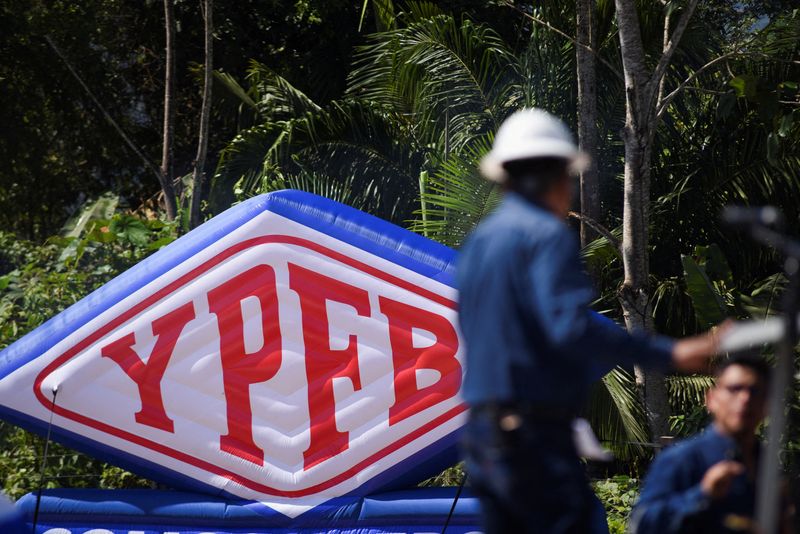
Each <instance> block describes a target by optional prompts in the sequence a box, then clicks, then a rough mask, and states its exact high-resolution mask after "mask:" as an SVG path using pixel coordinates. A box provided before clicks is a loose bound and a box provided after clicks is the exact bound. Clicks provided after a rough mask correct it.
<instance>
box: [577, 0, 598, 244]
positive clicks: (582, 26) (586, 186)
mask: <svg viewBox="0 0 800 534" xmlns="http://www.w3.org/2000/svg"><path fill="white" fill-rule="evenodd" d="M577 2H578V5H577V17H576V30H577V32H576V35H577V41H578V46H576V47H575V54H576V63H577V68H578V72H577V74H578V146H579V147H580V149H581V150H582V151H583V152H584V153H585V154H586V155H587V156H589V167H588V168H587V169H585V170H583V171H582V172H581V176H580V189H581V190H580V201H581V214H583V215H585V216H586V217H589V218H590V219H592V220H595V221H599V220H600V183H599V177H598V173H597V90H596V87H597V86H596V71H597V69H596V64H597V62H596V60H595V54H594V53H593V51H594V52H596V49H595V41H596V39H595V35H594V33H595V32H594V11H595V8H594V5H595V0H577ZM580 45H584V46H580ZM586 47H589V48H590V49H591V50H587V49H586ZM596 235H597V234H596V233H595V232H594V231H593V230H592V229H591V228H590V227H589V225H587V224H586V223H585V222H584V221H583V220H581V246H586V244H587V243H588V242H590V241H591V240H592V239H594V238H595V236H596Z"/></svg>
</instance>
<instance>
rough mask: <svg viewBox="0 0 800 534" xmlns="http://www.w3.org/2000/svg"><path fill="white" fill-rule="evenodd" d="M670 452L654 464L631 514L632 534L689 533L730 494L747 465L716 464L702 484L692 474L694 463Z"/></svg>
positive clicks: (727, 462)
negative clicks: (687, 530) (692, 525)
mask: <svg viewBox="0 0 800 534" xmlns="http://www.w3.org/2000/svg"><path fill="white" fill-rule="evenodd" d="M673 452H675V451H668V452H667V453H666V454H662V455H661V456H659V457H658V458H656V460H655V461H654V462H653V465H652V466H651V468H650V472H649V473H648V475H647V478H646V479H645V482H644V485H643V487H642V492H641V494H640V496H639V501H638V502H637V503H636V506H635V507H634V509H633V511H632V512H631V520H630V527H629V529H630V531H631V532H632V533H634V534H635V533H637V532H641V533H655V534H672V533H676V534H677V533H679V532H683V531H685V528H686V526H687V523H688V522H691V521H692V520H693V519H697V518H699V517H700V516H702V514H704V513H705V512H706V510H708V508H709V506H710V505H711V503H712V502H713V501H715V500H719V499H723V498H725V497H726V496H727V495H728V492H729V491H730V488H731V484H732V483H733V479H734V478H736V477H737V476H739V475H741V474H742V473H744V466H743V465H742V464H740V463H738V462H734V461H731V460H723V461H721V462H718V463H716V464H714V465H712V466H711V467H710V468H708V470H707V471H706V472H705V473H703V476H702V478H701V479H700V481H699V482H695V480H697V478H698V477H697V474H696V473H692V472H691V469H692V467H691V462H689V461H688V458H686V457H685V456H682V455H679V454H670V453H673Z"/></svg>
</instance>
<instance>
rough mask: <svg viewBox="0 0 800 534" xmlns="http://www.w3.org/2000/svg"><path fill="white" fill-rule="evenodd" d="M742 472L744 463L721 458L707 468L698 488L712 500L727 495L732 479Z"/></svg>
mask: <svg viewBox="0 0 800 534" xmlns="http://www.w3.org/2000/svg"><path fill="white" fill-rule="evenodd" d="M742 473H744V465H742V464H740V463H739V462H734V461H733V460H723V461H721V462H718V463H716V464H714V465H712V466H711V467H709V468H708V471H706V474H705V475H703V480H701V481H700V489H701V490H702V491H703V493H705V494H706V495H708V496H709V497H710V498H711V499H712V500H718V499H722V498H724V497H725V496H726V495H728V491H730V489H731V483H732V482H733V479H734V478H736V477H737V476H739V475H741V474H742Z"/></svg>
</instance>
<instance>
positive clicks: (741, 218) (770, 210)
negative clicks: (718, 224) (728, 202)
mask: <svg viewBox="0 0 800 534" xmlns="http://www.w3.org/2000/svg"><path fill="white" fill-rule="evenodd" d="M721 219H722V222H724V223H725V224H727V225H729V226H744V227H748V226H769V225H778V224H781V223H782V222H783V215H781V212H780V211H779V210H778V208H775V207H774V206H763V207H760V208H751V207H747V206H725V209H723V210H722V217H721Z"/></svg>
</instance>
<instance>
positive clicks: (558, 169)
mask: <svg viewBox="0 0 800 534" xmlns="http://www.w3.org/2000/svg"><path fill="white" fill-rule="evenodd" d="M568 167H569V160H566V159H564V158H556V157H544V158H528V159H516V160H512V161H506V162H505V163H503V169H505V171H506V172H507V173H508V180H507V181H506V187H507V188H508V189H511V190H512V191H517V192H519V193H522V194H523V195H525V196H528V197H539V196H541V195H542V194H544V193H546V192H547V191H549V190H550V188H552V187H553V185H554V184H556V183H557V182H558V181H559V180H562V179H564V178H565V177H566V176H567V175H568Z"/></svg>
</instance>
